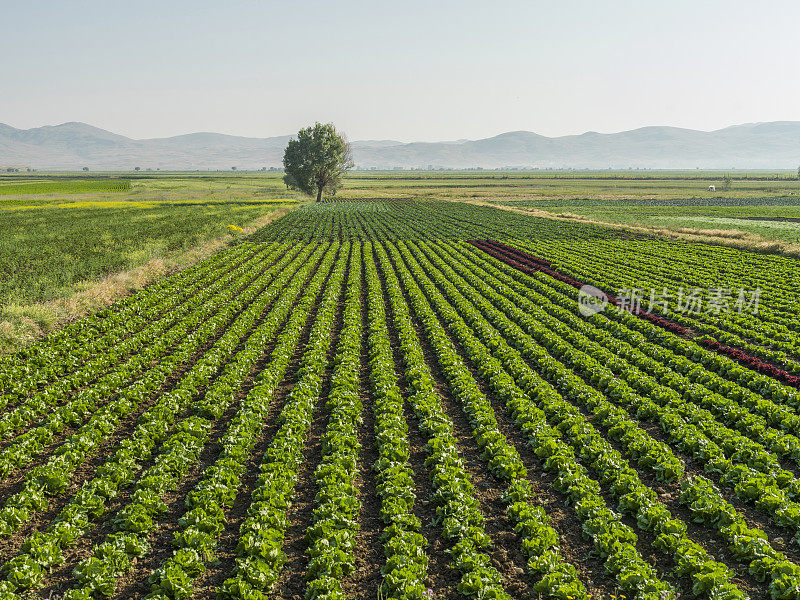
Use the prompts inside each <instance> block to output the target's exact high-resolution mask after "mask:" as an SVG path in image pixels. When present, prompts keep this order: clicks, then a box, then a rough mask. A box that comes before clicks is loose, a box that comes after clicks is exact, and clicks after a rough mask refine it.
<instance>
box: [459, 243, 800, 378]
mask: <svg viewBox="0 0 800 600" xmlns="http://www.w3.org/2000/svg"><path fill="white" fill-rule="evenodd" d="M467 243H468V244H471V245H472V246H474V247H476V248H478V249H479V250H481V251H482V252H485V253H486V254H488V255H489V256H491V257H493V258H496V259H497V260H499V261H502V262H504V263H505V264H507V265H509V266H511V267H514V268H515V269H517V270H518V271H521V272H522V273H525V274H526V275H532V274H533V273H536V272H539V273H544V274H545V275H548V276H550V277H553V278H554V279H557V280H559V281H561V282H563V283H566V284H568V285H571V286H573V287H575V288H577V289H581V288H583V287H584V286H585V285H586V284H585V283H583V282H581V281H578V280H577V279H574V278H572V277H569V276H568V275H564V274H562V273H559V272H558V271H556V270H554V269H553V268H552V263H551V262H550V261H547V260H545V259H543V258H539V257H538V256H534V255H533V254H529V253H527V252H524V251H522V250H519V249H518V248H514V247H513V246H509V245H508V244H504V243H502V242H498V241H496V240H489V239H486V240H468V241H467ZM601 291H603V293H604V294H605V295H606V297H607V298H608V302H609V303H611V304H613V305H614V306H616V307H618V308H621V305H622V304H623V302H622V300H621V299H620V298H619V297H617V296H615V295H614V294H610V293H608V292H606V291H604V290H601ZM621 309H622V308H621ZM622 310H625V309H622ZM628 312H631V314H633V315H635V316H637V317H639V318H640V319H643V320H647V321H650V322H651V323H653V324H654V325H657V326H659V327H661V328H662V329H665V330H666V331H669V332H670V333H674V334H675V335H677V336H679V337H682V338H685V339H688V340H692V341H694V342H696V343H698V344H700V345H701V346H703V347H705V348H708V349H709V350H711V351H713V352H716V353H718V354H723V355H725V356H727V357H729V358H732V359H733V360H735V361H736V362H738V363H739V364H741V365H742V366H745V367H747V368H749V369H753V370H754V371H757V372H758V373H761V374H762V375H767V376H768V377H771V378H773V379H777V380H779V381H781V382H783V383H785V384H786V385H789V386H792V387H794V388H798V389H800V377H798V376H796V375H792V374H791V373H789V372H787V371H785V370H783V369H780V368H778V367H776V366H775V365H773V364H770V363H768V362H765V361H763V360H761V359H760V358H757V357H755V356H753V355H751V354H748V353H747V352H745V351H743V350H741V349H739V348H735V347H733V346H727V345H725V344H722V343H720V342H719V341H718V340H716V339H715V338H713V337H712V336H710V335H701V336H699V335H697V334H695V333H694V332H693V331H692V330H691V329H689V328H687V327H684V326H682V325H679V324H677V323H674V322H673V321H670V320H669V319H665V318H663V317H660V316H658V315H656V314H653V313H648V312H645V313H643V312H641V311H639V312H632V311H628Z"/></svg>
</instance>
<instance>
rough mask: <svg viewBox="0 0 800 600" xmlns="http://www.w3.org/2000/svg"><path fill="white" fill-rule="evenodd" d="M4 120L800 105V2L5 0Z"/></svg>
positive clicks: (198, 121)
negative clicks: (131, 0)
mask: <svg viewBox="0 0 800 600" xmlns="http://www.w3.org/2000/svg"><path fill="white" fill-rule="evenodd" d="M0 15H2V18H0V56H2V57H3V61H2V66H0V122H4V123H7V124H9V125H12V126H14V127H19V128H28V127H36V126H40V125H49V124H57V123H62V122H65V121H84V122H87V123H90V124H92V125H97V126H98V127H103V128H105V129H109V130H112V131H114V132H117V133H121V134H123V135H127V136H130V137H134V138H147V137H162V136H169V135H176V134H181V133H188V132H193V131H216V132H221V133H230V134H236V135H247V136H256V137H265V136H271V135H282V134H288V133H293V132H295V131H297V129H298V128H300V127H303V126H305V125H307V124H310V123H312V122H314V121H333V122H334V123H335V124H336V125H337V126H338V127H339V128H340V129H342V130H343V131H345V132H346V133H347V134H348V136H349V137H350V139H397V140H402V141H412V140H425V141H434V140H446V139H457V138H472V139H474V138H480V137H488V136H491V135H495V134H497V133H500V132H504V131H512V130H520V129H524V130H529V131H535V132H537V133H541V134H544V135H551V136H552V135H566V134H572V133H582V132H584V131H587V130H594V131H601V132H613V131H620V130H624V129H632V128H635V127H639V126H643V125H656V124H657V125H676V126H681V127H691V128H695V129H704V130H710V129H717V128H721V127H725V126H727V125H731V124H738V123H744V122H752V121H772V120H800V76H798V70H799V69H800V62H799V61H798V58H800V35H798V33H797V32H798V31H800V3H798V2H796V0H795V1H785V2H784V1H774V2H769V1H767V2H760V3H757V2H754V1H752V0H751V1H749V2H734V1H721V0H720V1H705V2H704V1H702V0H697V1H682V0H671V1H663V0H659V1H658V2H655V1H647V0H640V1H637V2H622V1H614V0H608V1H606V2H599V1H597V0H592V1H577V0H576V1H569V0H560V1H555V2H554V1H553V0H547V1H544V2H539V1H533V0H528V1H502V0H495V1H487V0H480V1H472V0H459V1H452V2H451V1H437V0H428V1H416V0H404V1H402V2H401V1H393V2H384V1H381V0H373V1H369V2H368V1H363V2H362V1H356V0H339V1H326V2H310V1H303V0H297V1H292V0H282V1H280V2H271V1H258V2H240V1H236V0H229V1H227V2H221V1H219V0H216V1H214V2H210V1H206V0H192V1H186V2H184V1H171V0H161V1H158V2H151V1H143V0H139V1H137V2H121V1H117V0H103V1H85V2H77V1H69V0H62V1H37V0H31V2H12V1H10V0H0Z"/></svg>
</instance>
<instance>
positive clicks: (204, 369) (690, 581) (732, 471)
mask: <svg viewBox="0 0 800 600" xmlns="http://www.w3.org/2000/svg"><path fill="white" fill-rule="evenodd" d="M798 277H800V266H799V264H798V262H797V260H796V259H793V258H789V257H785V256H780V255H769V254H757V253H749V252H744V251H740V250H736V249H732V248H725V247H721V246H710V245H702V244H697V243H690V242H685V241H678V240H663V239H658V238H655V237H647V236H644V235H639V234H633V233H631V234H628V233H621V232H619V231H612V230H609V229H604V228H601V227H599V226H595V225H591V224H581V223H570V222H563V221H556V220H552V219H543V218H535V217H531V216H526V215H521V214H517V213H511V212H508V211H504V210H500V209H497V208H491V207H484V206H475V205H467V204H461V203H456V202H434V201H429V202H417V201H410V200H397V201H370V200H359V201H334V202H323V203H319V204H314V205H309V206H305V207H303V208H300V209H298V210H295V211H293V212H291V213H289V214H288V215H286V216H284V217H283V218H281V219H279V220H277V221H275V222H273V223H271V224H270V225H268V226H267V227H265V228H263V229H261V230H259V231H257V232H256V233H254V234H253V235H251V236H249V237H247V238H244V239H243V240H241V241H239V242H238V243H236V244H235V245H233V246H231V247H229V248H227V249H226V250H224V251H222V252H220V253H218V254H216V255H214V256H213V257H211V258H209V259H207V260H205V261H204V262H202V263H200V264H198V265H197V266H195V267H193V268H190V269H187V270H184V271H182V272H180V273H178V274H176V275H174V276H172V277H169V278H167V279H164V280H162V281H160V282H159V283H157V284H155V285H152V286H150V287H148V288H146V289H144V290H143V291H141V292H140V293H138V294H136V295H134V296H130V297H128V298H126V299H124V300H122V301H120V302H118V303H117V304H115V305H113V306H111V307H110V308H108V309H106V310H104V311H102V312H100V313H97V314H95V315H93V316H91V317H89V318H85V319H82V320H80V321H77V322H74V323H72V324H70V325H68V326H67V327H65V328H63V329H61V330H59V331H57V332H55V333H53V334H51V335H49V336H48V337H46V338H44V339H43V340H41V341H40V342H38V343H36V344H35V345H33V346H31V347H30V348H28V349H26V350H24V351H22V352H20V353H17V354H14V355H9V356H6V357H3V358H0V410H1V412H0V433H2V438H1V439H0V536H1V537H0V565H1V566H0V599H14V598H51V599H52V598H56V597H58V598H68V599H72V600H78V599H80V600H88V599H89V598H103V597H114V598H140V597H147V598H150V599H154V600H155V599H158V600H161V599H167V598H171V599H184V598H203V599H210V598H221V599H233V598H238V599H242V600H259V599H262V598H283V599H289V600H294V599H307V600H315V599H319V600H334V599H337V600H338V599H343V598H352V599H356V598H358V599H361V598H369V599H390V598H396V599H401V598H402V599H413V600H434V599H451V598H453V599H455V598H470V599H512V598H513V599H536V600H539V599H544V598H555V599H558V600H584V599H588V598H596V599H609V600H614V599H617V600H622V599H624V600H633V599H642V600H644V599H647V600H672V599H677V598H681V599H686V598H700V599H706V598H707V599H709V600H738V599H744V598H748V597H749V598H753V599H772V600H788V599H795V598H800V437H798V436H800V391H799V390H798V388H799V387H800V313H798V306H799V305H800V287H799V286H798V281H800V280H799V279H798ZM585 286H592V288H593V289H596V290H598V291H599V292H602V293H604V294H605V296H603V298H604V299H605V303H604V304H603V305H602V306H601V307H600V309H599V310H597V311H596V312H591V311H590V312H589V313H587V311H585V310H583V309H584V308H585V306H584V305H583V304H581V294H583V293H585V292H584V290H585V289H586V287H585ZM690 299H691V300H692V304H689V300H690ZM640 304H641V306H640Z"/></svg>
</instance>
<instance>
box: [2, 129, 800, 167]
mask: <svg viewBox="0 0 800 600" xmlns="http://www.w3.org/2000/svg"><path fill="white" fill-rule="evenodd" d="M289 138H290V136H288V135H283V136H278V137H269V138H248V137H238V136H232V135H223V134H219V133H190V134H187V135H179V136H175V137H169V138H155V139H147V140H134V139H131V138H128V137H125V136H122V135H117V134H115V133H111V132H110V131H105V130H103V129H99V128H97V127H92V126H91V125H87V124H85V123H77V122H72V123H64V124H62V125H51V126H45V127H36V128H33V129H15V128H14V127H10V126H8V125H3V124H0V165H16V166H22V167H28V168H34V169H43V170H47V169H60V170H76V169H81V168H83V167H88V168H89V169H91V170H133V169H134V167H140V168H141V169H142V170H146V169H153V170H155V169H162V170H194V169H200V170H205V169H225V170H230V169H231V168H232V167H236V168H237V169H240V170H244V169H260V168H262V167H278V166H280V165H281V161H282V158H283V149H284V148H285V146H286V143H287V141H288V140H289ZM353 157H354V160H355V162H356V165H358V166H359V167H363V168H372V167H377V168H383V169H391V168H394V167H403V168H413V167H423V168H428V167H433V168H440V167H446V168H468V167H483V168H499V167H538V168H592V169H605V168H614V169H624V168H630V167H633V168H671V169H693V168H696V167H700V168H705V169H732V168H753V169H786V168H792V169H793V168H796V167H797V166H798V165H800V122H798V121H775V122H771V123H748V124H745V125H736V126H733V127H727V128H725V129H719V130H717V131H709V132H706V131H695V130H692V129H681V128H678V127H642V128H640V129H634V130H632V131H623V132H620V133H606V134H604V133H596V132H591V131H590V132H588V133H584V134H582V135H568V136H563V137H555V138H550V137H545V136H542V135H538V134H536V133H531V132H529V131H512V132H509V133H502V134H500V135H497V136H494V137H491V138H486V139H481V140H458V141H454V142H433V143H429V142H412V143H402V142H397V141H392V140H363V141H356V142H353Z"/></svg>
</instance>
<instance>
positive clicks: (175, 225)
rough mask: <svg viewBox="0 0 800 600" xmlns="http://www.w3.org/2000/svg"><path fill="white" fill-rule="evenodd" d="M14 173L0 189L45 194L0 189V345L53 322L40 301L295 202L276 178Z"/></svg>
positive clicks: (173, 253) (173, 254)
mask: <svg viewBox="0 0 800 600" xmlns="http://www.w3.org/2000/svg"><path fill="white" fill-rule="evenodd" d="M19 179H20V178H16V181H15V182H14V183H9V182H8V181H7V180H6V181H2V182H0V190H2V189H3V188H7V189H15V190H20V189H28V190H36V192H42V190H48V191H47V192H42V193H29V194H19V193H17V194H13V195H12V194H10V193H9V194H4V193H3V192H2V191H0V323H3V322H5V323H6V326H5V328H4V329H3V331H0V348H2V347H3V346H5V345H7V346H9V347H15V345H16V343H17V340H16V337H17V333H18V332H20V331H27V330H28V329H30V328H29V327H25V323H29V322H30V320H32V321H34V322H36V324H37V326H38V327H39V328H41V329H43V330H45V331H46V330H48V329H49V328H50V327H52V326H53V325H54V324H55V321H56V320H57V317H56V315H54V314H53V312H52V311H51V310H44V309H42V306H41V303H43V302H48V301H53V300H59V299H65V298H69V297H71V296H72V295H74V294H76V293H78V292H80V291H82V290H86V289H87V288H89V287H90V286H91V285H92V282H95V281H97V280H98V279H100V278H102V277H103V276H105V275H108V274H111V273H116V272H120V271H126V270H130V269H135V268H137V267H140V266H142V265H146V264H147V263H148V262H149V261H152V260H153V259H163V260H166V261H170V264H172V263H177V264H180V263H181V261H182V260H183V259H182V258H181V257H182V255H183V254H185V253H186V252H187V251H189V250H190V249H193V248H195V247H197V246H198V245H202V244H204V243H206V242H209V240H212V239H217V238H230V239H231V240H233V239H234V238H233V236H232V235H231V234H230V232H229V230H228V226H229V225H235V226H237V227H247V226H248V225H249V224H251V223H254V222H256V221H258V220H259V219H260V218H263V217H265V216H266V215H269V214H270V213H273V212H275V211H276V210H281V209H285V208H288V207H291V206H294V205H296V203H297V200H296V199H295V198H294V197H293V195H292V194H287V193H286V191H285V187H284V186H283V184H282V183H280V180H279V179H273V180H271V181H265V180H263V179H260V180H258V181H256V180H255V179H253V178H232V177H225V178H202V179H201V178H188V179H187V178H174V177H165V178H158V179H139V180H134V181H132V182H131V181H128V180H126V181H123V182H122V183H123V184H124V187H126V188H128V189H119V188H120V186H119V180H99V181H95V182H92V181H86V180H79V181H66V180H59V179H56V180H54V181H45V182H42V181H41V177H37V180H36V181H35V182H34V181H31V182H25V181H19ZM112 184H113V185H112ZM278 184H280V185H278ZM77 188H81V189H82V190H83V191H78V190H77ZM282 188H283V189H282ZM55 189H58V190H59V191H58V192H53V191H51V190H55ZM87 190H91V191H87ZM9 323H10V324H11V326H9V325H8V324H9Z"/></svg>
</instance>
